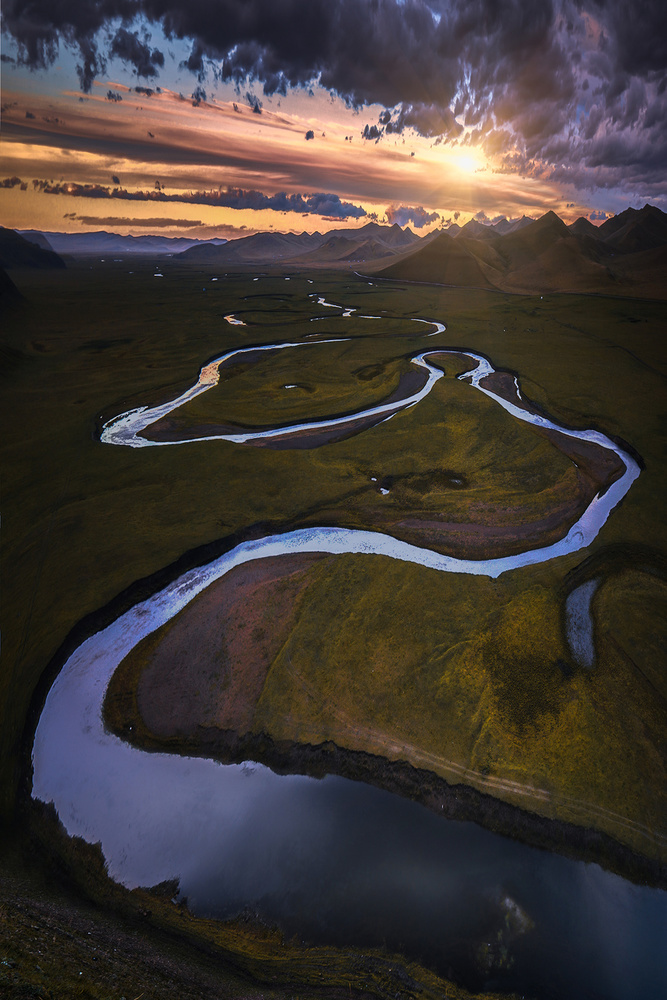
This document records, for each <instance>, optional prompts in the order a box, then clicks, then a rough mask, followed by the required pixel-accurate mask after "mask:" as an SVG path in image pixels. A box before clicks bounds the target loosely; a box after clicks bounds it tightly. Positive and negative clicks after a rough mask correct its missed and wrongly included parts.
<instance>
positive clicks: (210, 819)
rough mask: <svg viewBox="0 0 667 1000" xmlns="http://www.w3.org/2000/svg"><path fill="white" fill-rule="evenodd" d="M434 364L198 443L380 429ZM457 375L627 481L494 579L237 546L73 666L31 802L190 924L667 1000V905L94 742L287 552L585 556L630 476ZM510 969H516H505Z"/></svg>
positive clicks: (296, 780)
mask: <svg viewBox="0 0 667 1000" xmlns="http://www.w3.org/2000/svg"><path fill="white" fill-rule="evenodd" d="M321 304H322V305H330V304H329V303H327V302H325V301H322V300H321ZM339 308H340V307H339ZM434 325H436V326H438V324H434ZM442 329H443V330H444V326H443V327H442ZM436 332H438V331H436ZM427 335H428V334H427ZM318 343H321V341H318ZM303 346H307V345H304V344H303V343H302V342H299V343H294V344H292V343H289V344H273V345H266V346H265V347H263V348H261V349H263V350H286V349H292V348H297V347H303ZM246 350H250V349H249V348H248V349H245V348H240V349H237V350H236V351H232V352H227V353H226V354H223V355H221V356H220V358H218V359H216V360H215V361H214V362H212V363H210V364H209V365H207V366H205V368H204V369H202V372H201V373H200V376H199V379H198V381H197V383H196V384H195V385H194V386H193V387H192V388H191V389H189V390H188V391H187V392H185V393H183V394H182V395H180V396H179V397H177V399H175V400H173V401H172V402H170V403H166V404H164V405H163V406H159V407H155V408H146V407H141V408H138V409H135V410H132V411H129V412H128V413H124V414H121V415H119V417H117V418H115V419H114V420H112V421H110V422H109V423H108V424H107V425H106V426H105V428H104V431H103V434H102V441H103V442H105V443H108V444H114V445H125V446H129V447H135V448H136V447H149V446H155V445H158V444H159V445H165V444H170V443H175V442H165V441H160V442H156V441H150V440H149V439H148V438H145V437H142V436H141V433H142V431H143V430H145V429H146V428H148V427H149V426H150V425H151V424H152V423H154V422H155V421H156V420H158V419H160V418H161V417H163V416H164V415H165V414H166V413H169V412H172V411H173V410H174V409H176V408H178V406H181V405H183V403H184V402H186V401H187V400H188V399H191V398H193V396H194V395H197V394H199V393H200V392H203V391H207V390H208V389H209V388H210V387H211V386H212V385H214V384H215V383H216V382H217V378H218V370H219V368H220V366H221V365H222V364H224V363H225V362H226V361H228V360H229V359H232V358H234V357H238V356H239V355H242V354H243V353H244V351H246ZM252 350H254V351H256V350H258V348H256V347H255V348H252ZM434 353H437V354H439V355H442V354H443V353H445V352H443V351H438V352H421V353H418V354H416V355H415V356H414V357H413V358H412V362H413V364H414V365H415V366H416V367H417V368H420V369H421V370H423V371H424V372H425V373H426V380H425V384H424V386H423V387H422V388H421V389H420V390H419V391H418V392H416V393H412V394H409V395H407V396H406V397H405V398H403V399H401V400H399V401H395V402H392V403H387V404H380V405H379V406H376V407H373V408H369V409H368V410H364V411H361V412H360V413H356V414H349V415H347V416H344V417H337V418H332V419H331V420H329V421H317V422H300V423H297V424H294V425H290V427H288V428H285V427H282V428H278V429H275V431H274V430H263V431H248V432H247V433H243V434H238V435H225V434H220V435H216V436H214V437H206V438H199V439H197V440H215V439H216V437H217V438H221V439H223V440H228V441H233V442H236V443H240V444H242V443H247V442H248V441H250V440H252V439H253V436H254V435H257V434H263V435H265V436H266V435H271V434H272V433H280V434H282V435H285V433H286V432H287V433H290V434H294V435H299V434H301V433H303V432H304V431H307V430H312V428H313V427H314V426H325V425H326V426H331V425H332V424H336V423H340V422H341V421H343V422H345V421H347V422H349V421H351V420H353V419H354V420H358V419H359V417H360V416H361V415H371V416H378V417H381V418H383V419H386V418H387V416H391V415H392V414H393V413H395V412H397V411H398V410H400V409H403V408H405V407H406V406H412V405H415V404H417V403H419V401H420V400H421V399H423V398H424V397H425V396H426V395H427V393H429V392H430V391H431V390H432V388H433V386H434V385H435V384H436V382H437V381H438V380H439V379H440V378H441V377H442V375H443V372H442V370H441V369H439V368H438V367H436V366H435V365H434V364H432V363H431V362H430V361H429V356H430V355H433V354H434ZM456 353H457V354H459V355H460V353H461V352H456ZM468 355H469V357H470V359H471V364H472V367H471V369H470V371H468V372H467V373H465V374H464V375H461V376H460V378H461V379H464V380H467V381H468V382H469V383H470V385H471V387H472V388H474V389H476V390H479V391H481V392H484V393H486V394H487V395H488V396H490V397H491V398H493V399H494V401H495V402H496V403H497V404H498V405H500V406H503V407H504V408H505V409H506V410H507V411H508V412H509V413H511V414H512V416H514V417H515V418H516V419H519V420H523V421H527V422H529V423H532V424H535V425H539V426H541V427H546V428H549V429H552V430H557V431H559V432H561V433H563V434H566V435H569V436H571V437H573V438H579V439H583V440H585V441H590V442H593V443H595V444H598V445H600V446H601V447H603V448H605V449H610V450H612V451H613V452H614V453H615V454H616V455H617V456H618V457H619V459H620V460H621V461H622V462H623V465H624V467H625V472H624V473H623V474H622V475H621V476H620V477H619V478H618V479H617V480H616V481H615V482H613V483H612V484H611V485H610V486H609V487H608V488H607V489H606V491H605V492H604V493H603V494H602V495H598V496H596V497H595V498H594V499H593V500H592V501H591V503H590V505H589V507H588V508H587V509H586V511H585V512H584V513H583V514H582V515H581V517H580V518H579V519H578V520H577V522H576V523H575V524H573V525H572V526H571V527H570V529H569V530H568V531H567V532H566V534H565V536H564V537H563V538H562V539H561V540H560V541H558V542H556V543H555V544H553V545H549V546H544V547H543V548H537V549H532V550H528V551H526V552H523V553H520V554H518V555H514V556H506V557H498V558H495V559H488V560H469V559H456V558H453V557H450V556H445V555H442V554H440V553H437V552H433V551H431V550H429V549H427V548H422V547H419V546H416V545H410V544H408V543H405V542H401V541H399V540H397V539H395V538H393V537H391V536H390V535H386V534H382V533H379V532H372V531H354V530H348V529H342V528H331V527H329V528H308V529H303V530H297V531H292V532H288V533H286V534H281V535H275V536H271V537H267V538H264V539H259V540H253V541H247V542H244V543H242V544H240V545H238V546H236V547H235V548H234V549H232V550H231V551H229V552H227V553H225V554H224V555H222V556H221V557H219V558H218V559H216V560H214V561H213V562H211V563H209V564H208V565H206V566H202V567H198V568H196V569H193V570H191V571H189V572H188V573H185V574H184V575H183V576H181V577H179V578H178V579H176V580H174V581H173V582H172V583H171V584H169V585H168V586H167V587H165V588H164V589H163V590H161V591H160V592H159V593H156V594H154V595H153V596H152V597H150V598H148V599H147V600H145V601H142V602H141V603H140V604H137V605H136V606H135V607H133V608H131V609H130V610H129V611H127V612H126V613H125V614H123V615H122V616H121V617H119V618H118V619H117V620H116V621H115V622H113V623H112V624H111V625H109V626H108V627H107V628H105V629H103V630H102V631H100V632H98V633H96V634H94V635H92V636H90V637H89V638H88V639H87V640H86V641H85V642H83V643H82V644H81V645H80V646H79V648H78V649H77V650H76V651H75V652H74V653H73V654H72V655H71V656H70V657H69V659H68V660H67V662H66V664H65V666H64V667H63V669H62V671H61V672H60V674H59V675H58V677H57V679H56V681H55V683H54V684H53V686H52V688H51V690H50V692H49V694H48V697H47V699H46V703H45V706H44V709H43V712H42V715H41V717H40V720H39V723H38V726H37V730H36V735H35V743H34V749H33V767H34V775H33V795H34V797H35V798H37V799H40V800H42V801H45V802H53V803H54V804H55V807H56V810H57V812H58V815H59V816H60V819H61V820H62V822H63V824H64V825H65V827H66V829H67V830H68V832H69V833H70V834H72V835H74V834H76V835H79V836H82V837H84V838H85V839H86V840H88V841H89V842H91V843H94V842H97V841H99V842H100V843H101V846H102V850H103V853H104V857H105V858H106V861H107V864H108V868H109V874H110V875H111V876H112V877H113V878H115V879H117V880H118V881H120V882H122V883H123V884H124V885H126V886H136V885H152V884H156V883H158V882H161V881H164V880H165V879H170V878H174V877H177V878H178V879H179V880H180V892H181V895H182V896H186V897H187V899H188V905H189V906H190V908H191V909H192V910H193V912H195V913H200V914H212V915H216V916H219V917H227V916H232V915H234V914H236V913H238V912H239V911H240V910H242V909H243V908H250V909H252V910H255V911H257V912H259V913H260V914H262V915H263V916H265V917H266V918H267V919H271V920H276V921H278V922H279V923H280V925H281V926H282V927H283V928H284V929H285V930H286V931H287V932H288V933H297V934H299V935H302V936H303V937H304V938H305V939H307V940H312V941H329V942H335V943H356V944H360V945H363V946H381V945H382V944H383V943H385V944H386V945H387V946H388V947H389V948H390V949H400V950H402V951H404V952H405V953H406V954H408V955H410V956H412V957H415V958H419V959H421V960H423V961H426V962H428V963H429V964H431V965H433V966H435V967H437V968H439V969H440V970H441V971H442V972H444V973H447V972H448V970H453V973H454V974H455V975H456V976H458V977H460V978H462V979H464V980H466V979H467V980H470V977H471V976H474V973H473V970H474V969H477V970H479V965H480V961H481V959H480V955H484V956H486V958H485V959H484V961H486V963H487V966H488V969H487V976H486V980H487V982H489V983H493V982H495V983H496V985H497V986H498V988H503V989H508V990H509V989H514V990H520V991H525V992H527V993H533V994H537V995H539V996H542V997H559V998H560V997H562V998H565V997H568V998H569V997H571V998H577V997H581V998H583V997H605V998H610V1000H616V998H618V1000H630V998H640V997H641V998H647V997H652V996H656V997H657V996H659V995H661V991H662V989H663V988H664V986H665V984H666V983H667V959H666V958H665V952H664V934H665V931H666V930H667V896H666V894H665V893H664V892H661V891H659V890H654V889H648V888H642V887H638V886H635V885H632V884H630V883H629V882H626V881H624V880H623V879H620V878H618V877H617V876H614V875H612V874H610V873H608V872H605V871H603V870H602V869H601V868H599V867H598V866H597V865H594V864H584V863H582V862H574V861H570V860H567V859H565V858H563V857H560V856H558V855H554V854H550V853H547V852H544V851H538V850H535V849H533V848H529V847H526V846H524V845H521V844H518V843H514V842H512V841H509V840H506V839H504V838H501V837H498V836H495V835H493V834H491V833H489V832H488V831H485V830H483V829H481V828H480V827H477V826H476V825H474V824H470V823H465V824H464V823H457V822H453V821H445V820H442V819H441V818H440V817H438V816H436V815H434V814H433V813H431V812H429V811H428V810H426V809H425V808H423V807H421V806H419V805H417V804H415V803H413V802H409V801H407V800H404V799H401V798H400V797H398V796H395V795H390V794H389V793H387V792H382V791H380V790H378V789H376V788H373V787H370V786H366V785H361V784H358V783H355V782H351V781H347V780H345V779H342V778H338V777H328V778H325V779H324V780H315V779H312V778H308V777H304V776H298V775H292V776H278V775H276V774H274V773H273V772H271V771H270V770H269V769H268V768H266V767H263V766H261V765H257V764H250V763H247V764H244V765H221V764H218V763H216V762H214V761H211V760H205V759H201V758H195V759H191V758H184V757H180V756H177V755H170V754H162V753H147V752H143V751H141V750H137V749H135V748H133V747H131V746H129V745H128V744H127V743H125V742H123V741H122V740H120V739H118V738H117V737H115V736H113V735H111V734H110V733H108V732H106V731H105V729H104V725H103V721H102V705H103V700H104V695H105V692H106V689H107V686H108V683H109V681H110V678H111V676H112V674H113V672H114V670H115V669H116V666H117V665H118V664H119V663H120V662H121V660H122V659H123V658H124V657H125V656H126V655H127V653H128V652H129V651H130V650H131V649H132V648H133V647H134V646H135V645H136V643H138V642H139V641H140V640H141V639H142V638H143V637H145V636H147V635H149V634H150V633H151V632H153V631H154V630H155V629H157V628H159V627H160V626H161V625H162V624H164V623H165V622H166V621H168V620H169V619H170V618H172V617H173V616H174V615H175V614H177V613H178V612H179V611H180V610H181V609H182V608H184V607H185V606H186V605H187V604H188V603H189V602H190V601H191V600H192V599H193V598H194V597H195V596H196V595H197V594H199V593H201V591H202V590H204V589H205V588H206V587H207V586H208V585H209V584H210V583H212V582H213V581H214V580H216V579H219V578H220V577H221V576H222V575H224V574H225V573H227V572H229V571H230V570H231V569H232V568H233V567H234V566H237V565H240V564H241V563H244V562H247V561H249V560H254V559H261V558H265V557H267V556H276V555H281V554H287V553H294V552H327V553H359V554H365V555H375V556H382V557H387V558H392V559H400V560H404V561H409V562H415V563H419V564H421V565H423V566H427V567H430V568H432V569H436V570H440V571H443V572H456V573H476V574H484V575H488V576H492V577H495V576H498V575H499V574H501V573H504V572H507V571H509V570H514V569H517V568H520V567H521V566H524V565H528V564H530V563H536V562H541V561H544V560H547V559H552V558H555V557H557V556H560V555H563V554H565V553H569V552H574V551H577V550H578V549H580V548H581V547H583V546H585V545H588V544H590V542H591V541H592V540H593V539H594V537H595V536H596V534H597V532H598V531H599V530H600V527H601V526H602V524H604V522H605V521H606V519H607V518H608V516H609V515H610V513H611V511H612V510H613V508H614V507H615V505H616V504H617V503H618V502H619V501H620V500H621V499H622V497H623V496H624V495H625V494H626V493H627V491H628V489H630V487H631V485H632V483H633V481H634V480H635V479H636V477H637V475H638V474H639V468H638V466H637V464H636V462H635V461H634V460H633V459H632V457H631V456H630V455H629V454H627V453H626V452H625V451H624V450H623V449H622V448H620V447H619V446H618V445H617V444H615V443H614V442H613V441H611V440H610V439H609V438H607V437H606V436H605V435H603V434H601V433H600V432H598V431H594V430H583V431H575V430H571V429H567V428H562V427H559V426H558V425H557V424H556V423H555V422H553V421H551V420H550V419H549V418H548V417H546V416H544V415H541V414H538V413H534V412H533V411H531V410H530V409H529V408H528V407H527V406H526V404H525V402H524V401H523V400H522V398H521V395H520V391H519V387H518V384H517V385H516V397H515V399H506V398H504V397H503V396H500V395H499V394H498V393H496V392H494V391H493V390H492V389H491V388H489V376H490V375H492V374H493V373H494V370H493V368H492V366H491V363H490V362H489V361H488V360H487V359H486V358H483V357H481V356H480V355H477V354H474V353H472V352H468ZM179 443H182V442H179ZM502 949H505V951H504V952H503V950H502ZM508 963H509V964H511V966H512V967H511V968H509V969H507V968H504V969H501V966H503V965H505V966H506V965H507V964H508Z"/></svg>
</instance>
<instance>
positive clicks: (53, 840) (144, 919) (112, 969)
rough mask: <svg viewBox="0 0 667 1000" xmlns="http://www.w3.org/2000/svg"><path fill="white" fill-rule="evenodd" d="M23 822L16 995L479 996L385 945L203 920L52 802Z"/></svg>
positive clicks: (10, 937) (5, 971)
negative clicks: (115, 863)
mask: <svg viewBox="0 0 667 1000" xmlns="http://www.w3.org/2000/svg"><path fill="white" fill-rule="evenodd" d="M23 818H24V827H23V832H21V833H19V832H18V831H14V832H11V831H9V832H7V833H5V834H4V835H3V837H2V838H1V839H0V871H1V872H2V877H3V892H2V900H0V989H1V990H2V995H3V996H6V997H8V998H11V1000H24V998H25V997H28V996H30V997H33V996H34V997H42V998H43V1000H46V998H49V1000H81V998H82V997H86V998H87V1000H122V998H123V997H125V998H126V1000H129V998H134V997H137V998H138V997H139V996H141V997H142V998H143V1000H202V997H206V998H207V1000H232V998H233V1000H237V998H239V997H243V998H244V1000H294V998H295V997H296V996H298V997H299V998H300V1000H349V997H350V995H352V996H354V997H355V998H358V1000H395V998H396V997H400V998H401V1000H441V998H442V997H443V996H447V997H449V998H451V1000H481V995H478V994H477V993H471V992H469V991H468V990H465V989H463V988H462V987H460V986H457V985H456V984H455V983H453V982H451V981H450V980H446V979H443V978H441V977H439V976H437V975H436V974H435V973H433V972H431V971H429V970H427V969H425V968H423V967H421V966H420V965H419V964H417V963H414V962H407V961H406V960H405V959H404V958H402V957H401V956H400V955H394V954H391V953H389V952H387V951H386V950H385V951H370V952H369V951H368V950H365V951H362V950H359V949H351V948H346V949H336V948H313V947H304V946H303V945H301V944H300V943H299V942H298V941H297V940H294V939H292V940H287V939H286V938H285V937H284V936H283V935H282V934H281V933H280V932H279V931H278V930H277V929H276V928H275V927H272V926H270V925H267V924H266V923H263V922H262V921H261V920H259V918H258V917H256V916H255V915H253V914H252V913H251V912H246V913H244V914H242V915H241V916H240V917H239V918H238V919H236V920H234V921H229V922H226V923H222V922H219V921H210V920H202V919H197V918H195V917H193V916H192V915H191V914H190V913H189V912H188V910H187V908H186V907H185V906H180V907H175V906H174V905H173V904H172V903H171V895H173V892H174V886H173V885H170V884H164V885H161V886H156V887H155V888H153V889H137V890H134V891H131V892H130V891H127V890H126V889H123V887H122V886H120V885H118V884H117V883H113V882H111V881H110V880H109V879H108V878H107V875H106V871H105V866H104V861H103V858H102V857H101V854H100V852H99V849H98V848H96V847H92V846H91V845H89V844H86V843H85V842H84V841H81V840H80V839H79V838H69V837H67V836H66V835H65V833H64V831H63V828H62V826H61V825H60V824H59V822H58V820H57V818H56V817H55V815H54V813H53V811H52V810H51V809H49V808H46V807H42V806H36V805H35V804H32V805H31V806H30V807H29V811H28V813H27V814H25V815H24V817H23ZM26 828H27V829H28V830H29V831H30V836H29V838H26V835H25V830H26ZM502 996H503V1000H512V996H510V995H508V994H503V995H502ZM483 997H484V1000H500V997H501V995H500V994H497V993H491V994H490V993H487V992H484V994H483Z"/></svg>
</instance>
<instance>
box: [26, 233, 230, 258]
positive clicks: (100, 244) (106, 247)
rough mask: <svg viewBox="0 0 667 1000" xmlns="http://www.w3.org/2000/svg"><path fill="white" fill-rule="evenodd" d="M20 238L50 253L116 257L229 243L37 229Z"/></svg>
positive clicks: (163, 252) (188, 238) (215, 240)
mask: <svg viewBox="0 0 667 1000" xmlns="http://www.w3.org/2000/svg"><path fill="white" fill-rule="evenodd" d="M17 232H18V233H19V235H21V236H23V237H24V238H25V239H26V240H28V241H29V242H31V243H34V244H36V245H37V246H40V247H42V248H44V249H47V250H55V252H56V253H64V254H98V253H105V254H112V253H123V254H125V253H131V254H137V253H143V254H152V255H155V254H165V253H171V254H175V253H182V251H183V250H189V249H190V247H196V246H199V245H200V244H207V245H209V244H215V245H221V244H223V243H226V242H227V241H226V240H224V239H220V238H218V237H214V238H213V239H211V240H197V239H193V238H191V237H188V236H152V235H151V236H120V235H119V234H118V233H107V232H106V231H105V230H100V231H99V232H94V233H53V232H41V231H40V230H37V229H19V230H17Z"/></svg>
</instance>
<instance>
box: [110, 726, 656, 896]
mask: <svg viewBox="0 0 667 1000" xmlns="http://www.w3.org/2000/svg"><path fill="white" fill-rule="evenodd" d="M112 731H113V732H114V733H115V735H117V736H119V737H121V738H122V739H124V740H125V741H127V742H128V743H130V744H132V745H133V746H136V747H137V749H141V750H144V751H149V752H150V751H155V752H160V753H165V752H170V753H176V752H178V753H181V754H183V755H187V756H191V757H205V758H210V759H213V760H217V761H219V762H220V763H221V764H241V763H243V762H244V761H254V762H255V763H258V764H264V765H266V766H267V767H269V768H270V769H271V770H272V771H274V772H275V773H276V774H304V775H308V776H309V777H313V778H324V777H326V776H327V775H338V776H339V777H342V778H348V779H349V780H351V781H360V782H363V783H364V784H368V785H373V786H375V787H376V788H381V789H383V790H384V791H388V792H391V793H392V794H395V795H401V796H402V797H403V798H407V799H410V800H411V801H413V802H418V803H420V804H421V805H424V806H426V808H428V809H430V810H432V811H433V812H435V813H436V814H437V815H438V816H442V817H444V818H445V819H450V820H458V821H461V822H473V823H478V824H479V825H480V826H483V827H484V828H485V829H487V830H490V831H491V832H492V833H496V834H498V835H500V836H503V837H508V838H510V839H511V840H518V841H520V842H521V843H524V844H527V845H528V846H529V847H536V848H539V849H541V850H547V851H552V852H555V853H558V854H562V855H564V856H565V857H568V858H571V859H573V860H575V861H584V862H586V863H594V864H598V865H600V866H601V867H602V868H604V869H605V870H607V871H611V872H614V874H616V875H620V876H621V877H622V878H625V879H628V880H629V881H631V882H634V883H636V884H640V885H645V886H650V887H653V888H657V889H667V865H665V864H664V863H662V862H660V861H657V860H654V859H652V858H649V857H647V856H645V855H643V854H640V853H639V852H637V851H634V850H633V849H632V848H630V847H628V846H626V845H625V844H622V843H620V841H617V840H615V839H614V838H613V837H612V836H610V835H609V834H607V833H604V832H602V831H600V830H595V829H593V828H591V827H584V826H578V825H577V824H575V823H571V822H569V821H566V820H560V819H549V818H548V817H546V816H540V815H539V814H537V813H532V812H529V811H528V810H526V809H522V808H521V807H520V806H515V805H512V804H511V803H509V802H505V801H503V800H502V799H498V798H496V797H495V796H493V795H489V794H488V793H486V792H481V791H479V790H478V789H476V788H473V787H472V786H470V785H464V784H457V785H452V784H450V782H448V781H446V780H445V778H441V777H440V776H439V775H437V774H434V773H433V772H432V771H428V770H425V769H422V768H418V767H415V766H414V765H412V764H409V763H408V762H407V761H401V760H397V761H392V760H388V759H387V758H386V757H381V756H379V755H376V754H371V753H368V752H366V751H363V750H348V749H345V748H343V747H339V746H338V745H337V744H336V743H333V742H332V741H330V740H329V741H326V742H324V743H320V744H317V745H313V744H309V743H305V744H300V743H292V742H290V741H288V740H280V741H276V740H274V739H272V738H271V737H270V736H267V735H266V734H264V733H260V734H251V733H249V734H247V735H244V736H241V735H239V734H238V733H236V732H234V731H233V730H219V729H212V728H207V729H205V728H203V727H202V728H200V730H199V732H198V734H197V738H196V739H194V738H189V739H188V738H187V737H183V738H179V739H178V740H160V739H157V738H155V737H153V738H151V737H150V736H149V735H148V734H147V733H146V731H145V730H144V732H143V733H141V734H139V733H137V731H136V729H134V730H133V732H132V733H128V732H126V731H118V730H115V729H112ZM177 748H178V749H177Z"/></svg>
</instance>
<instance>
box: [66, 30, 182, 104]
mask: <svg viewBox="0 0 667 1000" xmlns="http://www.w3.org/2000/svg"><path fill="white" fill-rule="evenodd" d="M109 55H111V56H117V57H118V58H119V59H122V60H123V62H127V63H131V64H132V66H134V71H135V73H136V74H137V76H157V75H158V72H159V67H161V66H164V55H163V54H162V52H160V50H159V49H152V50H151V48H150V46H149V45H148V44H147V43H146V42H145V41H142V40H141V38H139V32H138V31H128V30H127V28H122V27H121V28H119V29H118V31H117V32H116V34H115V35H114V37H113V39H112V41H111V47H110V49H109ZM84 89H85V88H84Z"/></svg>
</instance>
